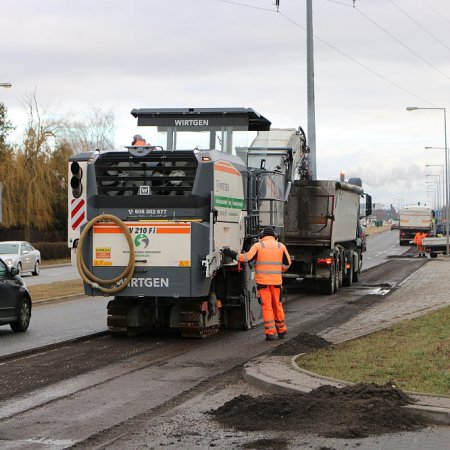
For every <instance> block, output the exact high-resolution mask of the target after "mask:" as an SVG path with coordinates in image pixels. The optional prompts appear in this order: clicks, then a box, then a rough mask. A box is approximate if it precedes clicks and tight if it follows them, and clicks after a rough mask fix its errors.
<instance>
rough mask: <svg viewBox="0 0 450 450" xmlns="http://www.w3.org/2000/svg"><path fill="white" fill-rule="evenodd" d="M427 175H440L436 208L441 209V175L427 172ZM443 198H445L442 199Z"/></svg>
mask: <svg viewBox="0 0 450 450" xmlns="http://www.w3.org/2000/svg"><path fill="white" fill-rule="evenodd" d="M425 176H426V177H438V180H439V181H438V190H437V199H438V200H437V205H436V209H439V205H440V204H441V195H440V190H441V176H440V175H438V174H426V175H425ZM442 200H443V199H442Z"/></svg>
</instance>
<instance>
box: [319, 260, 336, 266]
mask: <svg viewBox="0 0 450 450" xmlns="http://www.w3.org/2000/svg"><path fill="white" fill-rule="evenodd" d="M316 262H317V264H327V265H328V266H329V265H331V264H333V258H317V261H316Z"/></svg>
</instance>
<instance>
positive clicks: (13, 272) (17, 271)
mask: <svg viewBox="0 0 450 450" xmlns="http://www.w3.org/2000/svg"><path fill="white" fill-rule="evenodd" d="M11 275H12V276H13V277H15V276H16V275H19V269H18V268H17V267H11Z"/></svg>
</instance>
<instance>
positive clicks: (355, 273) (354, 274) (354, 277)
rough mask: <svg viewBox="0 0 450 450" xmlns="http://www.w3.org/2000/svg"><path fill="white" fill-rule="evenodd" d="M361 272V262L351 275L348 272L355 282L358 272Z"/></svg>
mask: <svg viewBox="0 0 450 450" xmlns="http://www.w3.org/2000/svg"><path fill="white" fill-rule="evenodd" d="M360 273H361V264H360V265H359V267H358V270H355V271H354V272H353V275H352V274H350V277H351V278H352V281H354V282H355V283H356V282H358V281H359V274H360Z"/></svg>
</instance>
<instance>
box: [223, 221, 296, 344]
mask: <svg viewBox="0 0 450 450" xmlns="http://www.w3.org/2000/svg"><path fill="white" fill-rule="evenodd" d="M223 254H224V255H225V256H229V257H230V258H233V259H236V260H238V261H239V262H246V263H248V262H249V261H251V260H253V259H255V260H256V262H255V280H256V284H257V286H258V296H259V298H260V303H261V307H262V315H263V320H264V332H265V335H266V339H267V340H268V341H272V340H274V339H275V337H276V335H277V334H278V337H279V338H280V339H283V338H284V336H285V335H286V331H287V328H286V322H285V317H284V311H283V305H282V304H281V289H282V277H281V273H282V272H286V270H288V268H289V266H290V265H291V258H290V256H289V253H288V251H287V249H286V247H285V246H284V245H283V244H282V243H281V242H278V241H277V239H276V236H275V232H274V230H273V229H272V228H264V230H263V231H262V232H261V234H260V240H259V242H257V243H256V244H253V246H252V247H251V248H250V250H249V251H248V252H247V253H241V254H240V255H238V254H237V253H236V252H235V251H233V250H230V249H229V248H225V249H224V250H223Z"/></svg>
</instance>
